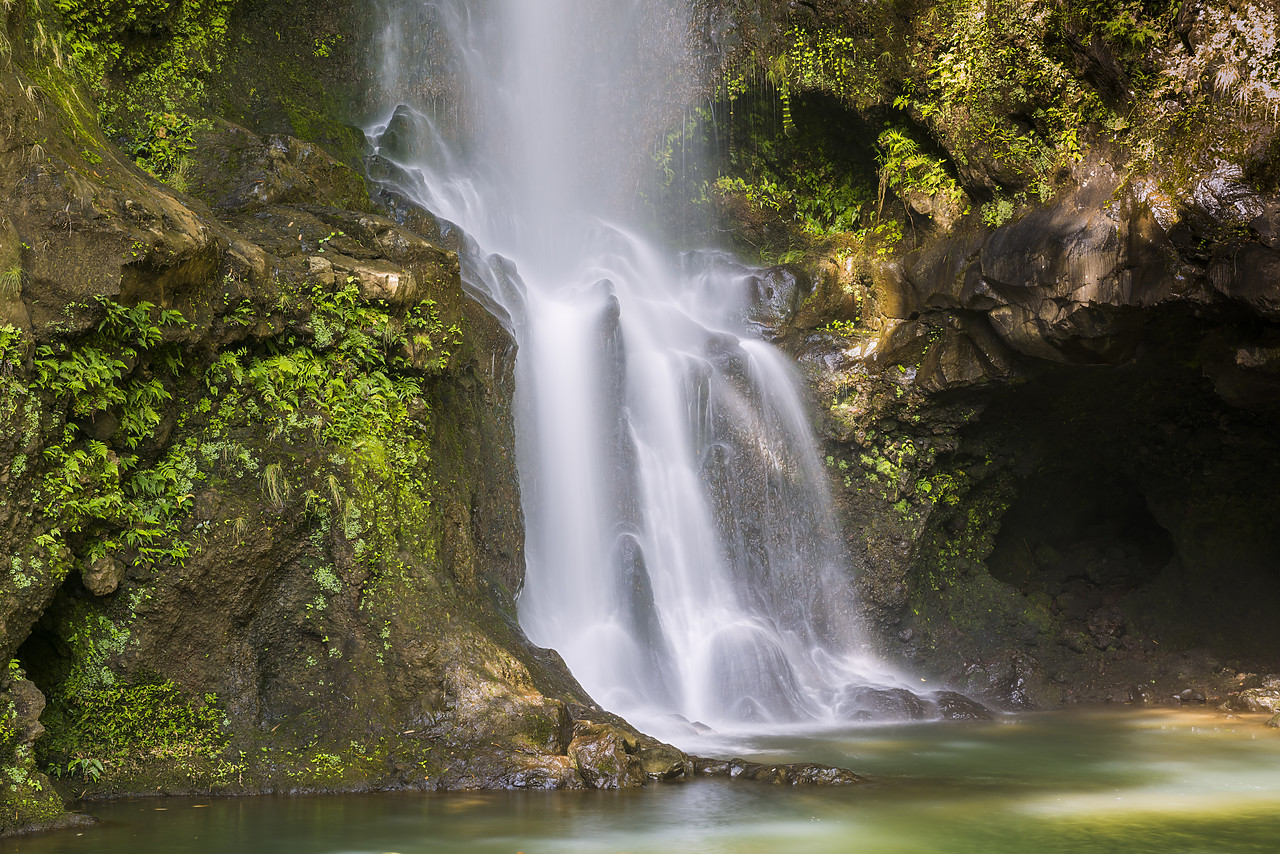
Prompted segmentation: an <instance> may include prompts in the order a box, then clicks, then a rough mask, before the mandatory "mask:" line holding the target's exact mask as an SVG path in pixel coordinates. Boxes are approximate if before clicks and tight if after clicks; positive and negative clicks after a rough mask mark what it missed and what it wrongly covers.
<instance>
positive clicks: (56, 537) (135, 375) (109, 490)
mask: <svg viewBox="0 0 1280 854" xmlns="http://www.w3.org/2000/svg"><path fill="white" fill-rule="evenodd" d="M98 303H99V305H100V307H101V308H102V310H103V313H104V317H103V320H102V322H101V323H100V324H99V325H98V328H97V331H96V334H94V335H91V336H90V337H89V338H88V339H87V340H85V341H83V342H80V343H78V344H76V345H71V344H65V343H64V344H57V345H42V346H41V347H39V348H38V349H37V350H36V360H35V369H36V377H37V379H36V387H37V388H39V389H41V390H43V391H45V392H47V393H48V394H50V395H51V396H52V398H53V400H54V402H55V405H61V406H62V407H63V412H62V415H63V417H64V418H65V419H66V421H65V423H64V425H63V427H62V431H61V435H60V437H59V438H57V439H56V440H54V441H53V442H51V443H50V444H48V445H47V446H46V447H45V449H44V458H45V462H46V464H47V473H46V474H45V476H44V478H43V481H42V482H41V484H40V486H39V487H38V488H37V491H36V495H35V496H34V497H35V498H36V499H37V503H38V504H39V505H40V506H41V507H42V512H43V515H44V516H45V518H46V519H48V520H49V521H50V522H51V523H52V524H53V526H54V527H53V528H52V531H51V533H50V535H49V536H50V537H51V542H50V543H49V544H48V547H49V548H50V549H51V550H55V551H56V550H58V549H60V548H61V546H62V545H63V544H64V542H65V538H66V536H67V535H68V534H80V533H86V534H87V533H90V532H92V534H93V537H92V539H93V540H95V541H96V543H97V546H96V548H98V549H99V550H111V549H114V548H119V547H121V545H122V544H127V545H129V546H132V547H134V548H136V549H138V551H139V554H140V558H141V559H142V560H144V561H149V560H156V559H159V558H161V557H168V558H170V559H175V560H182V559H183V558H185V557H186V554H187V547H186V545H185V544H184V543H183V542H182V540H181V539H180V538H179V537H178V536H177V521H178V518H179V517H180V516H181V515H183V514H184V513H185V511H186V510H187V509H188V504H189V501H190V496H189V495H186V494H184V493H183V491H182V490H181V489H180V487H181V486H182V485H184V484H183V481H182V478H180V477H179V476H178V474H177V472H176V468H177V466H178V463H177V461H175V460H173V459H172V458H171V457H165V458H162V459H161V460H160V461H158V462H157V463H156V464H155V465H153V466H150V467H143V468H139V459H138V457H137V456H136V455H134V454H125V455H122V456H121V455H117V454H116V453H115V452H114V451H112V450H111V449H110V447H109V446H108V445H107V444H106V443H104V442H102V441H98V440H96V439H93V438H89V437H88V436H86V435H85V427H84V426H83V422H84V420H86V419H87V420H88V421H90V422H93V421H95V420H96V419H97V418H99V417H117V418H118V421H119V433H118V436H119V438H120V440H121V441H122V442H123V444H125V445H126V446H127V447H129V448H130V449H131V450H132V449H136V448H137V447H138V446H139V445H140V444H142V443H143V442H144V441H146V440H147V439H148V438H149V437H150V436H151V434H152V431H153V430H154V429H155V427H156V426H157V425H158V424H159V423H160V420H161V412H162V410H163V408H164V406H165V405H166V404H167V403H168V402H169V400H170V399H171V393H170V392H169V391H168V389H167V388H166V387H165V385H164V382H163V381H162V380H161V379H160V378H159V377H156V376H154V375H152V374H151V371H152V370H154V369H155V368H157V367H160V368H163V369H164V370H165V371H166V372H170V373H172V372H175V371H176V370H177V369H178V368H179V367H180V366H181V363H182V360H181V357H180V355H179V354H178V352H177V350H176V348H175V347H174V346H173V345H162V344H161V342H162V339H163V337H164V330H165V329H173V328H178V327H181V326H184V325H186V323H187V321H186V320H185V319H184V318H183V317H182V315H181V314H179V313H178V312H176V311H171V310H164V311H158V310H157V309H156V307H155V306H154V305H153V304H151V303H148V302H141V303H139V304H138V305H136V306H132V307H126V306H122V305H119V304H117V303H115V302H112V301H111V300H108V299H106V298H104V297H99V298H98ZM130 366H134V367H133V368H132V370H131V369H130ZM113 413H114V416H113Z"/></svg>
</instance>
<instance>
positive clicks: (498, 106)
mask: <svg viewBox="0 0 1280 854" xmlns="http://www.w3.org/2000/svg"><path fill="white" fill-rule="evenodd" d="M473 7H474V8H473ZM383 12H384V14H385V16H386V21H385V25H386V36H385V50H384V52H383V57H382V59H383V63H382V70H381V74H382V78H383V85H384V88H385V90H386V92H387V93H388V94H387V98H388V102H387V103H388V106H387V109H386V111H385V113H384V114H383V116H382V117H381V118H379V119H377V120H376V121H373V122H371V123H370V125H369V127H368V129H367V132H368V134H369V137H370V139H371V141H372V144H373V148H374V152H375V157H374V159H373V161H372V166H371V175H372V177H373V178H374V179H375V180H377V181H379V182H381V183H382V184H383V185H384V186H386V187H388V188H389V189H392V190H394V191H395V192H396V193H397V194H400V195H401V196H404V197H407V198H409V199H411V200H412V201H413V202H414V203H416V204H419V205H421V206H423V207H425V208H427V209H429V210H430V211H432V212H433V213H434V214H436V215H437V216H438V217H440V218H441V219H442V220H444V221H445V222H446V223H447V224H456V226H457V227H458V228H460V229H461V231H462V234H461V235H455V239H456V240H458V241H459V246H460V249H461V251H460V256H461V258H462V264H463V278H464V285H465V287H466V288H467V290H468V292H469V293H470V294H471V295H472V296H473V297H475V298H476V299H477V300H479V301H480V302H481V303H482V304H483V305H485V306H486V307H488V308H489V310H490V311H492V312H493V313H494V314H495V315H496V316H497V317H499V319H501V320H502V321H503V322H504V323H505V324H507V326H508V328H509V329H510V330H511V332H512V333H513V334H514V336H515V337H516V339H517V342H518V343H519V347H520V350H519V355H518V362H517V384H518V392H517V396H518V406H519V409H518V415H517V429H518V431H519V442H520V459H519V469H520V475H521V488H522V492H523V502H524V507H525V520H526V524H527V540H526V554H527V562H528V565H527V572H526V581H525V586H524V589H523V590H522V591H521V594H520V598H519V614H520V621H521V624H522V626H523V627H524V629H525V631H526V632H527V633H528V634H529V636H530V638H531V639H533V640H534V641H535V642H536V643H539V644H542V645H545V646H549V647H553V648H555V649H556V650H558V651H559V652H560V653H561V654H562V655H563V656H564V658H565V660H566V661H567V662H568V664H569V666H570V668H571V669H572V670H573V672H574V674H575V676H577V678H578V679H579V680H580V681H581V682H582V684H583V685H584V687H586V688H587V689H588V690H589V691H590V692H591V693H592V695H593V696H594V697H595V698H596V699H597V700H598V701H599V702H601V703H602V704H603V705H605V706H606V707H608V708H610V709H612V710H614V711H617V712H619V713H621V714H624V715H626V716H628V717H629V718H631V719H632V720H633V721H637V722H641V723H642V724H643V723H646V722H654V723H651V724H650V725H651V726H655V727H658V726H660V722H661V721H662V720H664V718H666V719H670V717H671V716H673V715H679V716H683V717H685V718H688V719H690V720H700V721H704V722H706V723H708V724H711V725H714V726H718V727H732V726H734V725H735V724H739V725H740V724H747V725H751V726H760V725H765V724H778V723H788V722H802V721H822V720H828V719H834V718H836V717H839V716H841V715H842V712H841V711H840V710H841V709H845V710H848V709H850V708H852V707H853V706H851V700H850V698H851V696H852V695H851V694H850V691H851V690H853V689H855V688H857V687H860V686H868V685H876V686H880V687H881V688H884V689H886V690H893V689H898V688H901V685H900V684H899V683H898V682H897V680H896V679H895V678H894V677H893V676H892V675H891V674H889V673H888V672H887V671H886V669H885V668H883V667H881V666H879V665H877V664H876V663H875V662H874V661H868V660H864V659H862V658H860V656H859V652H858V651H859V649H860V648H861V645H860V642H859V637H858V633H857V630H856V626H855V625H854V624H853V618H852V615H853V614H854V613H855V608H854V604H855V603H854V602H853V601H852V600H851V595H852V594H851V592H850V591H851V585H850V580H849V574H850V571H851V569H850V567H849V565H848V559H847V557H846V555H845V552H844V550H843V547H842V544H841V541H840V537H839V536H838V532H837V529H836V525H835V522H834V519H833V518H832V512H831V507H830V501H829V497H828V495H827V493H826V488H825V485H824V484H825V476H824V473H823V470H822V465H821V462H820V460H819V458H818V455H817V451H816V449H815V444H814V438H813V436H812V433H811V428H810V426H809V423H808V416H807V413H806V411H805V405H804V402H803V400H802V398H801V395H800V393H799V392H798V390H797V389H798V388H799V387H800V384H799V381H798V378H797V377H796V376H795V375H794V373H793V370H792V368H791V366H790V365H789V363H788V362H787V360H786V359H785V358H784V357H783V356H781V355H780V354H779V353H778V352H777V351H776V350H775V349H774V348H773V347H772V346H771V345H769V344H768V343H766V341H765V340H763V337H764V336H763V333H764V332H766V331H767V329H768V327H769V323H770V321H771V319H776V318H777V317H778V316H780V315H781V314H783V313H785V311H786V310H787V304H786V303H787V300H788V299H790V297H789V296H787V295H788V294H790V295H793V294H794V282H790V281H783V280H781V279H779V274H777V273H772V274H771V273H767V272H763V271H759V270H753V269H751V268H748V267H745V266H743V265H742V264H740V263H738V262H737V261H735V260H734V259H733V258H731V257H729V256H727V255H725V254H723V253H718V252H713V251H703V252H693V253H685V254H683V255H677V254H675V253H670V252H667V251H665V250H664V249H662V248H661V247H660V246H658V245H656V244H655V243H654V242H653V241H651V240H650V239H648V238H647V237H646V236H645V235H644V234H643V233H641V232H640V231H638V230H636V229H635V228H633V227H631V226H629V225H628V224H627V222H628V218H627V214H626V206H625V204H623V203H621V202H620V200H622V199H625V197H626V189H627V188H626V186H625V181H626V180H627V179H628V176H630V175H631V174H632V173H633V170H634V168H635V166H636V164H642V163H643V157H644V156H645V151H646V149H645V143H646V139H645V136H644V133H643V128H642V127H639V128H638V127H636V123H635V121H634V119H635V118H636V117H637V116H642V115H645V114H646V111H651V110H652V109H653V103H654V99H655V97H656V96H655V93H659V94H660V93H662V92H664V91H666V88H667V87H668V84H669V83H670V81H672V80H673V79H678V78H679V76H680V74H681V73H682V72H683V66H682V63H684V62H685V61H686V59H687V57H686V52H685V51H684V50H683V49H682V47H681V45H680V44H679V39H675V40H669V41H670V42H671V43H670V44H667V45H666V47H668V48H669V49H668V50H665V51H656V50H646V51H642V50H639V49H638V45H640V44H642V43H643V44H646V45H652V44H653V40H652V39H651V38H646V37H644V36H643V34H641V33H638V31H637V29H636V28H637V27H642V26H645V25H646V22H649V23H650V24H651V23H652V21H654V20H660V21H662V22H665V23H664V24H663V25H664V26H668V27H669V26H671V24H672V21H673V20H674V21H675V22H676V24H679V16H680V14H682V13H681V10H680V8H679V4H672V3H670V2H664V0H652V2H648V0H639V2H635V0H608V2H601V1H600V0H548V2H545V3H529V2H527V0H493V2H490V3H486V4H479V5H477V4H472V3H466V2H463V0H422V2H409V0H405V2H404V3H402V4H401V5H397V4H396V3H394V2H387V3H384V5H383ZM673 15H674V16H676V17H675V18H674V19H673V18H672V16H673ZM413 27H426V28H428V29H430V30H431V32H430V35H429V36H428V35H423V34H422V33H421V32H418V33H417V42H421V44H419V45H418V48H417V49H416V51H415V49H414V47H413V46H414V44H415V39H414V38H411V37H409V36H408V35H406V32H411V31H413V30H412V28H413ZM686 29H687V22H686ZM672 32H677V33H678V32H680V29H679V27H678V26H676V27H675V29H674V30H672ZM424 44H425V45H427V47H425V48H424V47H422V45H424ZM441 44H444V45H446V46H448V50H447V51H446V54H447V60H442V59H441V58H440V51H441V50H442V48H441V47H440V45H441ZM424 51H425V53H424ZM432 51H434V53H433V52H432ZM426 54H430V55H429V56H428V55H426ZM442 69H444V70H443V71H442ZM418 74H425V75H426V76H428V77H429V76H431V75H437V76H438V75H440V74H447V75H448V76H449V78H450V80H451V81H452V83H453V84H454V86H455V90H456V91H458V92H461V93H464V95H463V99H462V103H460V104H457V105H455V106H454V107H453V108H452V109H445V110H444V111H443V112H444V115H443V116H441V115H440V110H439V107H438V103H437V101H436V100H432V101H431V103H430V104H428V103H426V102H425V101H423V102H416V103H415V102H413V101H412V100H411V98H412V96H413V94H414V93H415V92H417V93H423V92H430V91H432V88H431V83H430V81H425V82H424V80H423V79H422V78H421V77H419V76H417V75H418ZM433 98H434V96H433ZM447 227H453V226H451V225H449V226H447ZM784 278H785V277H784ZM854 705H857V704H856V703H854Z"/></svg>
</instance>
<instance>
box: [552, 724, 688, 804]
mask: <svg viewBox="0 0 1280 854" xmlns="http://www.w3.org/2000/svg"><path fill="white" fill-rule="evenodd" d="M626 748H627V746H626V742H625V741H623V739H622V736H621V734H620V733H619V732H618V731H617V730H616V729H614V728H613V727H609V726H606V725H603V724H596V723H588V722H579V723H577V724H575V725H574V728H573V740H572V741H571V742H569V756H570V757H571V758H572V759H573V761H574V764H575V765H576V766H577V769H578V773H579V774H580V775H581V776H582V779H583V782H584V783H585V784H586V786H587V788H589V789H621V788H626V787H628V786H636V785H639V784H640V783H642V782H643V781H644V779H645V771H644V768H643V767H642V766H641V763H640V761H639V760H638V759H633V758H632V757H631V756H630V755H628V753H627V749H626ZM659 761H660V760H659ZM669 768H670V763H668V764H667V765H665V766H664V771H663V773H667V772H668V771H669Z"/></svg>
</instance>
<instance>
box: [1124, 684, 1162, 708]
mask: <svg viewBox="0 0 1280 854" xmlns="http://www.w3.org/2000/svg"><path fill="white" fill-rule="evenodd" d="M1155 702H1156V700H1155V695H1154V694H1153V693H1151V691H1150V690H1149V689H1147V688H1146V687H1145V686H1143V685H1135V686H1133V687H1132V688H1130V689H1129V703H1130V704H1132V705H1134V706H1152V705H1155Z"/></svg>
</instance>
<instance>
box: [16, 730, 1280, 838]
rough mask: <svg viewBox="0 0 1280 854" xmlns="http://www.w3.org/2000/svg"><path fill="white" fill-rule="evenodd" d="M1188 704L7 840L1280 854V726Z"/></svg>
mask: <svg viewBox="0 0 1280 854" xmlns="http://www.w3.org/2000/svg"><path fill="white" fill-rule="evenodd" d="M1262 720H1263V719H1262V718H1260V717H1257V716H1248V717H1241V718H1236V719H1232V718H1225V717H1221V716H1217V715H1214V714H1212V713H1208V714H1191V713H1184V712H1160V713H1152V712H1130V713H1116V712H1072V713H1060V714H1036V715H1019V716H1013V717H1008V718H1004V719H1001V720H999V721H997V722H993V723H931V724H916V725H904V726H881V727H866V728H861V729H854V730H842V731H817V732H807V733H791V734H788V735H770V736H753V737H739V738H722V739H720V740H719V741H716V742H703V743H701V744H699V745H696V747H698V748H699V749H701V750H702V751H703V752H709V751H715V752H718V753H722V754H725V755H728V754H733V755H738V756H744V757H748V758H752V759H756V760H757V761H770V762H773V761H783V760H787V761H817V762H827V763H831V764H837V765H843V766H846V767H850V768H852V769H854V770H856V771H859V772H860V773H863V774H865V775H868V776H869V777H871V778H873V780H874V782H873V783H871V784H868V785H863V786H856V787H847V788H832V789H823V788H808V789H790V788H776V787H772V786H768V785H762V784H755V783H735V782H727V781H702V782H694V783H686V784H671V785H662V786H652V787H650V788H648V789H645V790H641V791H634V792H585V793H584V792H511V793H483V794H433V795H421V794H402V793H397V794H382V795H361V796H333V797H298V798H282V797H267V798H244V799H224V800H219V799H200V800H191V799H182V800H165V801H158V800H146V801H126V802H121V803H113V804H94V805H90V806H88V807H87V810H88V811H89V812H91V813H92V814H94V815H96V816H97V817H98V818H100V819H101V822H100V823H99V824H98V825H96V826H94V827H91V828H88V829H83V830H73V831H63V832H58V833H50V834H44V835H40V836H35V837H29V838H25V839H18V840H10V841H7V842H5V843H0V848H2V849H3V850H5V851H15V852H29V854H54V852H57V853H58V854H62V852H92V854H143V852H153V851H155V852H174V853H175V854H176V852H192V854H196V852H199V853H200V854H204V852H232V851H234V852H278V853H279V854H292V852H299V854H301V852H325V854H329V853H330V852H332V854H383V852H398V854H411V852H463V851H465V852H504V854H514V852H524V854H540V852H609V854H615V853H616V852H628V854H638V852H785V854H799V852H872V853H873V854H879V852H894V854H899V853H900V854H915V852H991V854H999V852H1014V851H1016V852H1020V854H1025V852H1110V851H1115V852H1148V851H1149V852H1162V854H1171V852H1254V851H1258V852H1262V851H1266V852H1275V851H1277V850H1280V730H1275V729H1270V728H1267V727H1264V726H1263V724H1262Z"/></svg>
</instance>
